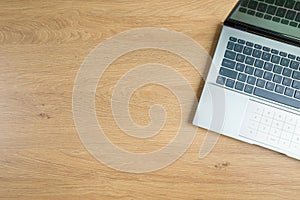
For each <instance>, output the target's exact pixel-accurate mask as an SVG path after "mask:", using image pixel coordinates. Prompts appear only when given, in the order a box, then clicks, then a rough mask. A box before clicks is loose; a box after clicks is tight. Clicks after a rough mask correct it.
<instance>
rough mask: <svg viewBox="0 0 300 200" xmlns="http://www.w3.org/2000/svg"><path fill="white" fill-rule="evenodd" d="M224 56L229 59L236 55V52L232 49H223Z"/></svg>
mask: <svg viewBox="0 0 300 200" xmlns="http://www.w3.org/2000/svg"><path fill="white" fill-rule="evenodd" d="M224 57H225V58H229V59H231V60H234V59H235V57H236V53H235V52H233V51H229V50H226V51H225V55H224Z"/></svg>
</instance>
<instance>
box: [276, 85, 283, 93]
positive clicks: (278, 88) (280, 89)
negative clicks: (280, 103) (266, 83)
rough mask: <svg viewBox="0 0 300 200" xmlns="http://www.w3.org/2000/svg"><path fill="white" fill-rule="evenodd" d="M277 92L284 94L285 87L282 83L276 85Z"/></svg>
mask: <svg viewBox="0 0 300 200" xmlns="http://www.w3.org/2000/svg"><path fill="white" fill-rule="evenodd" d="M275 92H277V93H279V94H283V92H284V87H283V86H282V85H276V87H275Z"/></svg>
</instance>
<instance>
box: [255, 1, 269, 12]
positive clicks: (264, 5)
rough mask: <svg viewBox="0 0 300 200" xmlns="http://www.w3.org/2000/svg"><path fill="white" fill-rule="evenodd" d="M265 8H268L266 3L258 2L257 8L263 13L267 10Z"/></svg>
mask: <svg viewBox="0 0 300 200" xmlns="http://www.w3.org/2000/svg"><path fill="white" fill-rule="evenodd" d="M267 8H268V5H267V4H265V3H259V4H258V8H257V10H258V11H260V12H263V13H264V12H266V11H267Z"/></svg>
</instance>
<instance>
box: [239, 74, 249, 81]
mask: <svg viewBox="0 0 300 200" xmlns="http://www.w3.org/2000/svg"><path fill="white" fill-rule="evenodd" d="M237 79H238V80H239V81H241V82H246V79H247V75H246V74H242V73H239V75H238V77H237Z"/></svg>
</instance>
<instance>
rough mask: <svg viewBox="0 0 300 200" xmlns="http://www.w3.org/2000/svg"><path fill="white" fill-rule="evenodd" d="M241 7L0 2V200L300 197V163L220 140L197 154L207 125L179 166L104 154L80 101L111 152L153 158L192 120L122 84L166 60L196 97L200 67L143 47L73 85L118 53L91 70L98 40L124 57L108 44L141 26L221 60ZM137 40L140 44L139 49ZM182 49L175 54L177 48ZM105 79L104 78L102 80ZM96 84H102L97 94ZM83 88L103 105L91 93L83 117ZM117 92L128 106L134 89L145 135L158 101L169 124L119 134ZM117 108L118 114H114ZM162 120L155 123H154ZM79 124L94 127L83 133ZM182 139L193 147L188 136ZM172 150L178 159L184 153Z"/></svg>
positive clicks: (163, 94)
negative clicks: (224, 31) (229, 21)
mask: <svg viewBox="0 0 300 200" xmlns="http://www.w3.org/2000/svg"><path fill="white" fill-rule="evenodd" d="M236 2H237V1H236V0H219V1H214V0H203V1H193V0H185V1H183V0H182V1H170V0H160V1H157V0H151V1H149V0H145V1H138V0H131V1H120V0H116V1H99V0H97V1H95V0H90V1H80V0H73V1H56V0H54V1H16V0H12V1H2V2H0V5H1V6H0V7H1V10H0V16H1V18H0V45H1V48H0V60H1V62H0V68H1V74H0V77H1V78H0V94H1V97H0V154H1V156H0V198H1V199H2V198H3V199H30V200H33V199H72V200H74V199H180V200H181V199H298V195H299V194H300V162H299V161H297V160H295V159H292V158H288V157H287V156H284V155H281V154H279V153H276V152H273V151H270V150H267V149H264V148H261V147H257V146H253V145H250V144H247V143H243V142H240V141H237V140H234V139H230V138H228V137H225V136H220V137H219V138H218V141H217V143H216V144H215V145H214V147H213V148H212V150H211V152H210V153H209V154H208V155H207V156H204V158H199V150H200V147H201V145H202V144H203V143H204V142H205V141H207V137H209V136H213V137H216V135H213V133H207V131H206V130H203V129H200V128H199V129H196V133H195V137H192V139H193V140H192V141H191V142H192V143H191V145H190V146H187V148H186V149H184V152H183V154H182V156H180V155H178V157H179V156H180V157H179V158H176V159H174V160H172V159H171V156H173V154H172V155H169V154H165V156H164V155H163V156H164V157H159V159H161V160H159V159H156V158H154V157H153V156H152V157H151V156H150V157H146V158H149V159H148V160H147V159H144V158H141V160H143V159H144V160H143V162H142V163H141V162H138V161H134V162H133V161H132V160H130V157H128V158H127V157H126V159H128V160H126V159H124V160H121V161H120V160H118V161H116V160H117V159H119V158H120V155H117V153H116V154H114V152H111V151H110V149H105V148H106V147H107V146H105V145H104V143H103V146H101V145H100V146H97V145H94V144H98V142H97V136H95V135H93V134H95V133H94V132H93V130H96V129H95V128H99V127H98V126H93V125H92V122H93V120H90V119H89V118H86V119H85V118H84V117H82V116H79V118H77V119H76V113H77V114H78V112H77V111H78V110H80V109H81V107H80V105H81V104H80V102H82V107H83V109H81V112H82V111H85V110H86V111H87V112H88V111H91V112H92V113H94V114H95V115H94V116H95V119H96V121H98V122H99V124H100V126H101V127H100V128H101V129H102V131H103V132H104V133H105V135H106V139H109V140H107V141H110V142H111V143H110V144H113V145H112V146H118V147H119V148H120V149H123V150H125V153H127V154H128V155H140V156H149V155H150V154H151V153H152V152H160V150H161V149H163V148H164V146H166V145H168V144H170V141H171V142H172V141H173V138H175V136H176V133H177V131H178V129H179V128H180V126H182V123H185V122H181V115H182V114H183V111H182V110H181V109H180V108H181V106H182V105H180V101H179V100H178V99H177V98H176V94H175V91H173V90H172V89H171V90H170V88H167V87H164V86H163V85H160V84H154V83H153V84H152V83H151V84H145V85H140V86H141V87H139V88H133V89H132V88H130V87H129V86H128V87H127V85H126V81H125V82H119V80H121V79H122V78H123V76H124V75H125V74H130V73H131V72H132V73H134V69H135V67H137V66H143V64H145V63H160V64H163V65H167V66H169V67H171V68H172V69H174V70H175V71H177V72H178V73H179V74H180V75H181V76H183V77H184V78H185V80H186V81H188V83H189V85H190V86H191V88H192V90H193V92H194V93H195V94H196V96H197V97H198V98H199V94H200V92H199V91H201V88H202V87H203V83H204V81H203V77H201V76H200V75H199V73H197V71H196V70H195V68H193V66H192V65H191V63H189V62H187V60H185V59H183V58H181V57H180V56H178V55H175V54H174V53H170V52H168V51H165V50H162V49H158V48H145V49H140V50H137V49H135V50H134V51H130V52H126V54H124V55H122V56H120V57H117V58H116V59H115V60H112V63H111V64H110V65H109V66H108V68H106V69H105V70H104V72H103V73H102V74H101V77H99V82H98V80H96V79H93V78H90V77H83V79H81V80H79V82H80V81H81V82H80V83H78V82H75V80H78V79H76V77H77V78H78V76H77V74H79V69H83V68H84V69H88V68H89V67H93V65H94V64H95V63H101V62H102V61H103V62H104V61H105V60H106V59H107V58H108V60H109V59H111V58H112V54H109V53H107V54H105V55H103V54H101V51H99V52H97V51H96V50H95V51H93V52H94V53H96V54H97V53H98V54H97V55H96V56H99V57H98V58H95V59H94V60H93V61H92V63H89V61H90V58H91V57H92V55H93V54H90V52H91V51H92V50H93V49H95V48H98V47H101V48H102V46H101V45H100V44H107V45H109V44H113V45H112V48H115V49H116V51H117V50H118V47H119V46H118V44H120V49H121V50H122V48H123V47H124V44H123V43H122V41H119V40H118V38H117V39H116V40H111V39H109V38H111V37H113V36H116V34H119V33H122V32H124V31H130V30H133V29H134V28H142V27H152V28H151V30H154V31H157V30H158V31H159V30H161V31H165V33H167V36H168V34H170V41H172V37H171V36H172V34H173V33H174V34H175V35H177V36H180V37H183V35H181V33H182V34H185V35H186V36H187V37H186V39H183V41H190V39H193V40H194V41H196V42H197V43H198V44H199V45H201V46H202V47H203V48H204V50H205V51H206V52H207V53H208V54H209V55H211V56H212V55H213V52H214V50H215V47H216V43H217V39H218V35H219V33H220V30H221V25H222V22H223V21H224V19H225V18H226V16H227V15H228V13H229V12H230V10H231V9H232V8H233V7H234V5H235V3H236ZM161 28H163V29H161ZM135 30H137V29H135ZM139 30H142V31H144V32H143V33H142V34H140V36H141V37H143V36H145V35H146V36H147V34H148V33H151V31H149V32H147V31H145V29H139ZM147 30H150V29H147ZM175 31H176V32H175ZM118 36H120V35H118ZM121 36H122V35H121ZM131 36H137V35H135V34H131ZM113 38H115V37H113ZM119 39H120V38H119ZM131 39H133V40H131V42H132V41H135V40H134V38H131ZM154 39H155V38H154ZM156 39H157V38H156ZM137 40H138V39H137ZM105 41H113V43H109V42H108V43H105ZM165 41H168V39H166V37H165V38H163V39H162V40H161V41H160V43H159V44H165V43H164V42H165ZM179 41H180V40H179ZM123 42H124V41H123ZM130 44H131V43H130V42H128V43H127V44H125V47H126V48H129V47H130V48H131V47H132V46H131V45H130ZM134 44H136V41H135V42H134ZM173 44H174V43H172V45H171V46H172V47H174V46H176V45H175V44H174V45H173ZM180 44H181V43H180V42H179V45H177V46H176V48H177V47H180ZM99 45H100V46H99ZM122 45H123V46H122ZM145 45H149V44H145ZM150 46H151V45H150ZM150 46H148V47H150ZM116 47H117V48H116ZM186 49H188V48H186V47H185V50H186ZM106 52H107V51H106ZM88 55H90V56H88ZM101 56H102V57H101ZM84 61H86V62H84ZM83 63H84V64H83ZM157 66H159V65H157V64H156V67H157ZM160 67H162V66H160ZM153 68H155V67H153ZM97 69H98V68H97ZM99 69H100V68H99ZM83 71H84V70H83ZM97 73H98V72H97ZM97 73H95V75H99V74H97ZM153 73H154V72H153ZM154 74H155V73H154ZM90 75H91V77H92V76H93V75H94V74H93V73H90ZM132 77H133V81H130V79H129V80H128V81H127V83H128V84H129V85H130V83H131V82H132V83H137V82H138V81H143V80H146V79H147V77H148V76H147V74H143V75H140V76H137V75H136V74H135V75H134V74H133V75H132V76H131V78H132ZM149 77H151V74H149ZM92 83H96V85H95V86H92ZM76 84H82V85H85V86H87V87H89V88H90V89H91V88H93V87H95V90H94V100H95V103H94V104H93V105H94V107H93V105H92V106H91V108H94V110H90V109H89V108H85V107H84V106H85V101H88V100H87V98H85V95H88V94H90V92H91V94H93V91H92V90H86V91H84V90H81V91H80V90H79V94H81V93H80V92H82V96H80V95H79V96H78V95H77V96H76V97H75V98H76V99H77V100H78V101H77V100H75V104H74V105H75V107H76V108H77V109H78V110H75V111H74V107H72V102H73V103H74V95H73V94H74V93H73V91H75V90H76V88H75V89H74V85H75V86H76ZM118 84H119V85H121V86H122V88H121V92H119V93H118V94H121V99H119V101H122V95H124V96H126V95H127V93H128V91H130V89H132V90H131V92H132V96H130V98H129V102H128V105H127V106H128V108H126V109H127V111H129V114H130V119H131V120H133V121H134V122H135V123H136V124H138V128H143V127H145V126H147V125H148V124H149V123H150V122H151V118H150V117H149V109H150V108H151V106H152V105H154V104H161V105H163V106H164V109H165V112H166V115H165V120H166V121H165V124H161V125H162V127H161V130H160V132H159V133H158V134H156V135H151V134H152V133H150V134H149V133H148V132H147V131H145V130H143V131H142V132H140V133H143V134H145V135H144V136H145V137H146V136H148V137H146V138H137V137H135V136H136V135H131V136H129V135H128V134H126V130H125V131H124V129H121V128H119V126H118V125H120V124H118V122H116V120H115V117H116V115H118V111H120V110H121V112H123V111H124V112H125V111H126V109H125V110H124V107H123V106H122V105H123V104H122V102H121V103H120V102H117V104H114V103H116V102H113V101H112V98H113V94H114V90H115V88H116V87H117V86H118ZM173 85H174V83H173ZM90 86H91V87H90ZM175 86H176V82H175ZM116 101H118V100H116ZM184 101H189V99H188V98H187V99H186V100H184ZM90 102H93V101H90ZM125 103H126V102H125ZM113 105H117V106H118V105H119V107H117V108H114V109H115V110H113V109H112V106H113ZM74 112H75V114H74ZM116 113H117V114H116ZM119 114H120V113H119ZM121 114H124V113H121ZM87 115H88V114H87ZM73 116H74V117H73ZM88 116H90V115H88ZM80 117H81V118H80ZM121 117H122V116H121ZM153 117H154V118H153V119H152V120H154V122H155V123H156V122H157V123H158V122H160V121H161V118H159V117H160V116H156V115H153ZM156 117H157V118H158V121H157V120H156V121H155V118H156ZM119 118H120V117H119ZM121 120H122V119H121ZM126 120H128V119H127V118H124V120H123V122H121V123H123V126H125V128H126V127H127V125H128V124H127V123H126V122H127V121H126ZM159 120H160V121H159ZM81 122H83V124H84V123H86V124H89V123H91V125H90V126H89V125H87V127H78V126H81V124H82V123H81ZM189 123H190V122H189ZM75 124H76V126H75ZM124 124H125V125H124ZM189 128H190V127H189ZM133 132H134V131H133ZM84 134H86V135H84ZM90 134H91V137H90V138H89V135H90ZM96 134H97V133H96ZM133 134H138V132H134V133H133ZM147 134H148V135H147ZM150 136H152V137H150ZM188 137H189V138H191V136H188ZM213 137H211V138H212V139H216V138H213ZM86 138H87V139H86ZM107 141H106V142H107ZM183 142H187V143H188V142H189V141H184V139H183ZM93 145H94V146H93ZM181 145H182V144H181V143H178V146H177V147H176V149H175V150H178V149H180V148H182V146H181ZM95 146H97V147H95ZM91 149H92V150H91ZM88 150H89V151H90V152H94V151H98V154H97V153H96V154H94V156H92V154H90V153H89V151H88ZM123 152H124V151H123ZM173 153H174V154H178V152H176V151H175V152H173ZM179 153H180V152H179ZM127 154H126V155H127ZM124 155H125V154H124ZM153 155H156V154H153ZM160 155H162V154H160ZM97 156H98V157H97ZM102 158H103V159H104V160H102ZM151 159H152V160H151ZM168 159H169V160H170V159H171V160H170V161H168ZM148 161H149V162H148ZM152 161H153V162H152ZM166 161H168V163H165V162H166ZM171 161H172V162H171ZM173 161H174V162H173ZM116 162H119V163H116ZM120 162H123V163H120ZM153 163H154V164H153ZM164 163H165V164H164ZM168 164H169V165H168ZM116 165H117V167H116ZM130 166H131V167H132V166H133V168H134V167H135V166H138V169H131V170H128V169H129V168H130ZM141 166H144V167H145V168H143V167H141ZM128 167H129V168H128ZM143 170H144V171H143ZM147 170H148V171H150V172H146V171H147ZM128 171H130V172H128ZM137 172H139V173H137Z"/></svg>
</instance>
